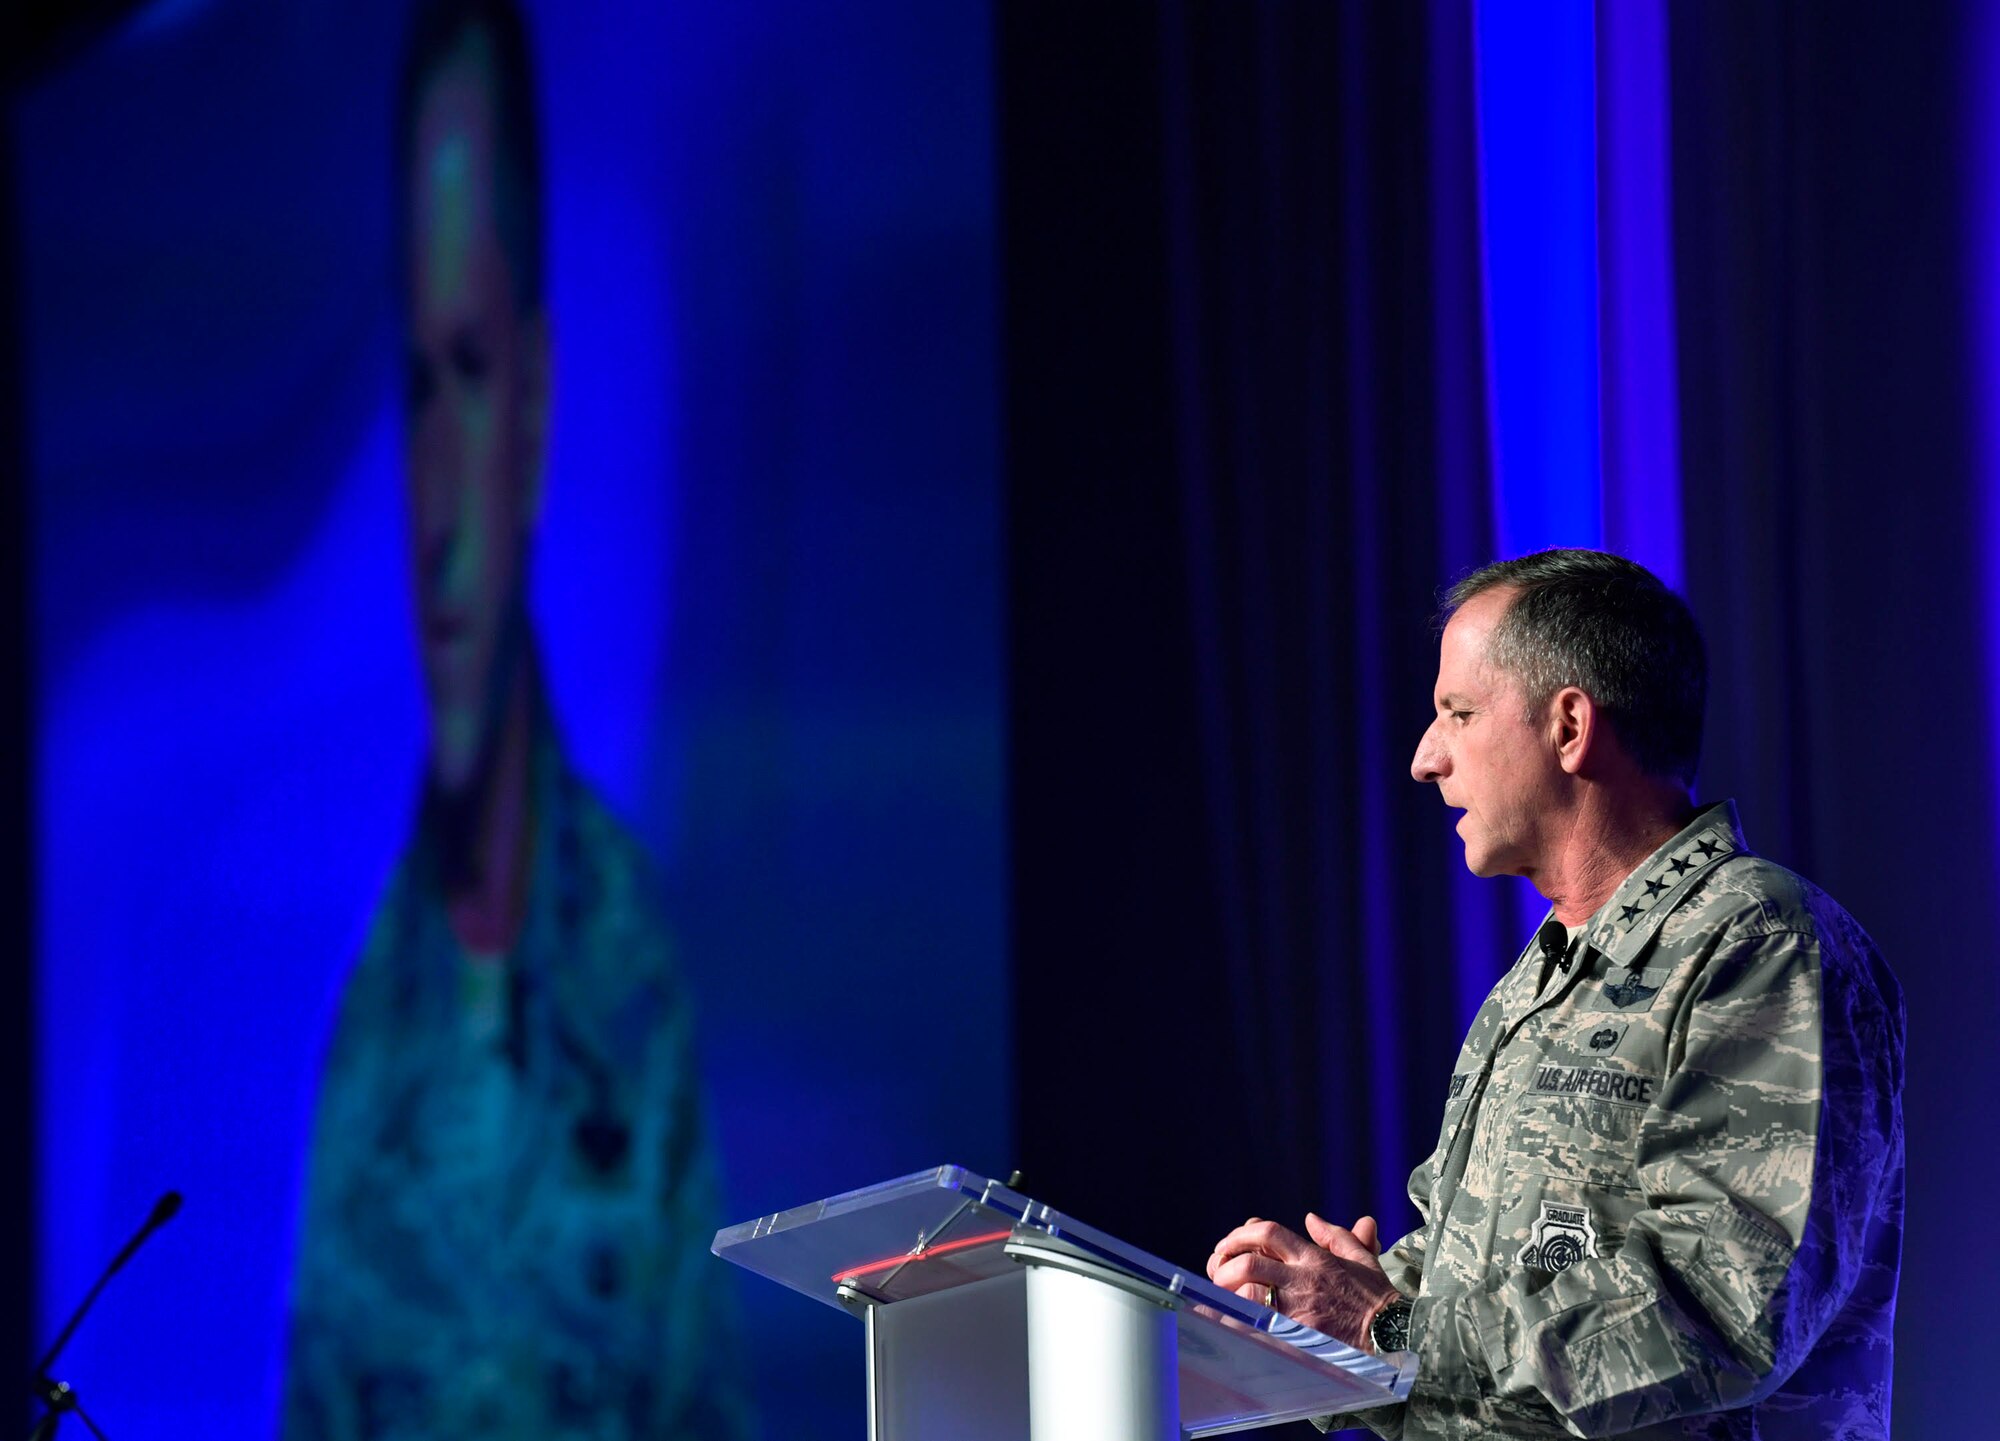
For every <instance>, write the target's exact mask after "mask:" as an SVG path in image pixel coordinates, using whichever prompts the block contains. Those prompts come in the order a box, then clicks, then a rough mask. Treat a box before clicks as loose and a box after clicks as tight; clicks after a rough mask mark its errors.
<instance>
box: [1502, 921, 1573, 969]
mask: <svg viewBox="0 0 2000 1441" xmlns="http://www.w3.org/2000/svg"><path fill="white" fill-rule="evenodd" d="M1515 934H1516V935H1518V934H1520V933H1519V932H1518V931H1517V932H1515ZM1535 944H1537V945H1538V946H1540V947H1541V948H1542V958H1543V959H1544V960H1550V961H1554V962H1555V963H1556V968H1557V969H1558V970H1560V971H1561V972H1562V973H1563V974H1564V975H1568V974H1569V952H1570V944H1569V929H1568V928H1567V927H1566V926H1564V925H1563V923H1562V922H1561V921H1559V920H1557V919H1556V918H1555V917H1554V916H1550V917H1549V918H1548V919H1547V920H1546V921H1543V922H1542V928H1541V929H1540V930H1539V931H1536V932H1535Z"/></svg>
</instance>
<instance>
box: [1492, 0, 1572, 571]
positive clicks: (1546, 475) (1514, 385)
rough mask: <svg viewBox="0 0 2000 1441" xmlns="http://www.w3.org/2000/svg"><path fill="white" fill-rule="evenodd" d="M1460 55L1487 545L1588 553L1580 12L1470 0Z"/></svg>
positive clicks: (1516, 1) (1564, 1)
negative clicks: (1489, 486)
mask: <svg viewBox="0 0 2000 1441" xmlns="http://www.w3.org/2000/svg"><path fill="white" fill-rule="evenodd" d="M1473 43H1474V74H1475V82H1474V83H1475V87H1476V91H1477V108H1478V115H1479V162H1480V206H1481V212H1482V220H1483V227H1484V240H1485V261H1486V266H1485V268H1486V346H1487V378H1488V379H1487V383H1488V407H1489V417H1488V423H1489V425H1490V427H1491V431H1492V445H1493V482H1492V483H1493V520H1494V541H1495V546H1496V549H1497V550H1498V552H1499V553H1500V554H1501V555H1503V556H1511V555H1518V554H1520V553H1521V552H1523V551H1527V550H1539V549H1541V548H1542V547H1544V546H1551V545H1598V544H1601V543H1602V537H1603V516H1602V509H1601V505H1600V498H1599V490H1598V476H1599V465H1598V384H1597V360H1598V345H1597V339H1598V337H1597V133H1596V77H1595V74H1594V59H1595V55H1594V50H1595V40H1594V33H1593V24H1592V14H1591V5H1590V3H1589V0H1559V3H1536V4H1525V3H1520V0H1482V3H1480V4H1479V5H1478V7H1477V14H1476V18H1475V21H1474V41H1473Z"/></svg>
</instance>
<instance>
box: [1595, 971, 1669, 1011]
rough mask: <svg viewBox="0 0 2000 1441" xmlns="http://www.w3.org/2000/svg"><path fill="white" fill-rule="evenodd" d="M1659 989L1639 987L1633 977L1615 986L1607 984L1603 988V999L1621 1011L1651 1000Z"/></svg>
mask: <svg viewBox="0 0 2000 1441" xmlns="http://www.w3.org/2000/svg"><path fill="white" fill-rule="evenodd" d="M1659 989H1660V988H1659V987H1658V986H1644V985H1641V984H1640V983H1639V978H1638V977H1637V976H1633V977H1631V978H1630V979H1628V980H1623V981H1620V982H1618V983H1617V984H1616V985H1611V984H1609V983H1607V984H1606V985H1605V987H1604V999H1605V1000H1607V1001H1609V1002H1611V1004H1612V1005H1614V1006H1616V1007H1618V1009H1619V1010H1621V1011H1622V1010H1624V1009H1625V1007H1627V1006H1636V1005H1637V1004H1638V1003H1639V1002H1641V1001H1643V1000H1647V999H1649V998H1651V997H1652V996H1653V995H1654V994H1656V993H1657V992H1658V991H1659Z"/></svg>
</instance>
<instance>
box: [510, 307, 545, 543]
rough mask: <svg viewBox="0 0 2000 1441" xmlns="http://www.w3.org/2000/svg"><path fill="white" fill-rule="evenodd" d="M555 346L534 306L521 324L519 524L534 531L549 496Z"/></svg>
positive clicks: (542, 309)
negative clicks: (522, 471) (523, 466)
mask: <svg viewBox="0 0 2000 1441" xmlns="http://www.w3.org/2000/svg"><path fill="white" fill-rule="evenodd" d="M553 351H554V346H553V343H552V341H551V339H550V336H549V312H548V308H547V307H546V306H539V305H538V306H536V307H535V310H534V312H533V313H532V314H530V315H528V316H525V317H523V319H522V322H521V354H522V368H523V372H524V373H523V375H522V394H521V416H520V420H519V421H518V422H517V423H518V424H519V425H520V427H521V447H522V451H523V454H524V457H525V464H526V468H527V474H526V475H525V476H524V477H523V482H524V493H523V495H522V497H521V524H522V527H523V528H524V529H525V530H527V531H533V530H536V529H538V528H539V527H540V525H541V523H542V503H543V501H544V500H545V499H546V497H547V495H548V477H549V400H550V391H551V388H552V386H553V383H554V377H553V375H552V373H551V370H552V365H553V359H554V357H553Z"/></svg>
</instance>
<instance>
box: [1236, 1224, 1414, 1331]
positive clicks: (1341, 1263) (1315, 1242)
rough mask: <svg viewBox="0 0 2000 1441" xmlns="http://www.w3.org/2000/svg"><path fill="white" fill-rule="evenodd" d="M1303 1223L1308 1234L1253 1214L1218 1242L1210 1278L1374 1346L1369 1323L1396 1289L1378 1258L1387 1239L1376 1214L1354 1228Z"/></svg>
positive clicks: (1317, 1326) (1317, 1328) (1305, 1322)
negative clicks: (1378, 1226) (1307, 1236)
mask: <svg viewBox="0 0 2000 1441" xmlns="http://www.w3.org/2000/svg"><path fill="white" fill-rule="evenodd" d="M1306 1230H1307V1231H1308V1232H1309V1233H1310V1234H1311V1237H1312V1239H1311V1240H1307V1239H1306V1238H1305V1237H1304V1236H1301V1235H1299V1234H1298V1232H1296V1231H1292V1230H1288V1229H1287V1228H1285V1227H1283V1226H1280V1225H1279V1224H1278V1223H1277V1222H1276V1221H1261V1220H1259V1219H1258V1218H1257V1217H1255V1216H1252V1217H1251V1218H1250V1219H1249V1220H1248V1221H1245V1222H1244V1223H1243V1224H1242V1225H1240V1226H1238V1227H1237V1228H1236V1229H1235V1230H1234V1231H1231V1232H1230V1233H1229V1234H1228V1235H1227V1236H1224V1237H1223V1238H1222V1239H1221V1240H1220V1241H1219V1242H1217V1243H1216V1247H1215V1253H1214V1254H1213V1255H1212V1256H1210V1257H1209V1258H1208V1279H1209V1280H1211V1281H1213V1282H1215V1284H1216V1285H1218V1286H1221V1287H1223V1288H1224V1289H1226V1290H1230V1291H1234V1292H1235V1293H1236V1294H1237V1295H1239V1296H1242V1297H1244V1298H1245V1299H1246V1300H1251V1301H1257V1302H1260V1303H1264V1304H1267V1305H1269V1306H1271V1307H1272V1308H1273V1309H1274V1310H1278V1311H1282V1312H1284V1313H1285V1314H1286V1315H1287V1316H1290V1317H1291V1318H1292V1319H1293V1320H1295V1321H1298V1322H1300V1323H1301V1324H1303V1325H1307V1326H1310V1327H1312V1328H1313V1330H1315V1331H1319V1332H1323V1333H1324V1334H1326V1335H1328V1336H1332V1337H1334V1338H1335V1339H1336V1340H1341V1341H1345V1342H1346V1343H1347V1344H1348V1345H1350V1346H1355V1347H1358V1348H1359V1349H1361V1350H1363V1351H1370V1350H1373V1347H1371V1346H1370V1345H1369V1341H1368V1325H1369V1323H1370V1322H1371V1321H1373V1320H1374V1319H1375V1315H1376V1313H1377V1312H1378V1311H1380V1310H1381V1309H1382V1308H1383V1307H1384V1306H1386V1305H1388V1304H1389V1303H1390V1302H1391V1301H1393V1300H1395V1299H1396V1296H1397V1291H1396V1288H1395V1287H1394V1286H1392V1285H1390V1284H1389V1277H1388V1273H1386V1272H1385V1271H1383V1269H1382V1263H1381V1262H1380V1261H1378V1260H1377V1259H1376V1255H1377V1254H1378V1253H1379V1252H1380V1251H1381V1249H1382V1241H1381V1237H1380V1235H1379V1233H1378V1232H1377V1230H1376V1226H1375V1218H1374V1217H1373V1216H1363V1217H1362V1218H1361V1219H1360V1220H1358V1221H1356V1222H1355V1223H1354V1229H1353V1230H1351V1231H1350V1230H1348V1229H1347V1228H1346V1227H1344V1226H1336V1225H1333V1224H1332V1223H1331V1222H1327V1221H1323V1220H1321V1219H1320V1218H1319V1217H1318V1216H1315V1215H1308V1216H1307V1217H1306ZM1267 1298H1268V1299H1267Z"/></svg>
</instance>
